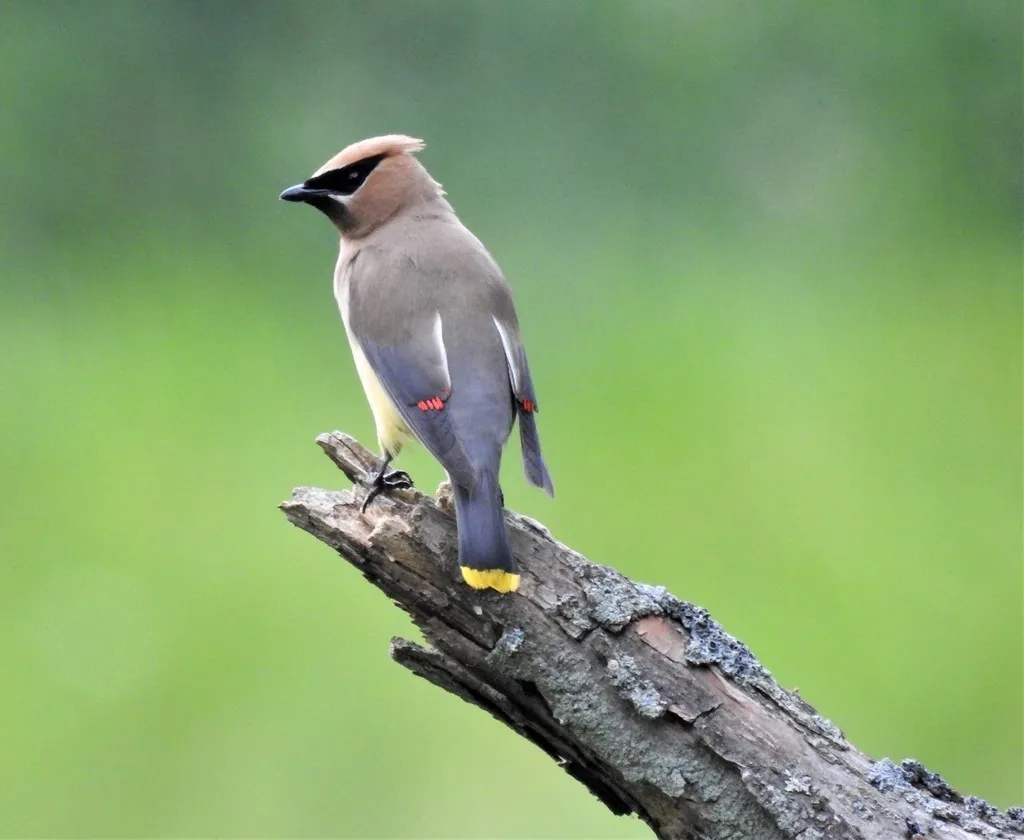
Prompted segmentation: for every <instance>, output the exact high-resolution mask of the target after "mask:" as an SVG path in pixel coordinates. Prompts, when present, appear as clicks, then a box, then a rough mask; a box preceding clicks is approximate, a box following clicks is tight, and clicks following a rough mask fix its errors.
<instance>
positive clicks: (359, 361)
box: [349, 335, 410, 455]
mask: <svg viewBox="0 0 1024 840" xmlns="http://www.w3.org/2000/svg"><path fill="white" fill-rule="evenodd" d="M349 344H350V345H351V346H352V357H353V358H354V359H355V362H356V371H357V372H358V374H359V381H360V382H362V383H363V390H364V391H365V392H366V399H367V400H368V401H369V403H370V410H371V411H372V412H373V421H374V423H376V424H377V442H378V443H380V447H381V449H382V450H385V449H386V450H387V451H388V452H390V453H391V454H392V455H397V454H398V453H399V452H400V451H401V449H402V444H403V443H405V441H406V440H408V439H409V437H410V433H409V428H408V427H407V426H406V425H405V421H404V420H402V418H401V416H400V415H399V413H398V412H397V411H396V410H395V406H394V404H393V403H392V402H391V398H390V397H389V396H388V395H387V394H386V393H385V392H384V389H383V388H382V387H381V384H380V381H379V380H378V379H377V374H375V373H374V372H373V368H371V367H370V363H369V362H368V361H367V360H366V356H365V354H364V353H363V351H362V348H360V346H359V344H358V343H357V342H356V341H354V340H353V338H352V336H351V335H350V336H349Z"/></svg>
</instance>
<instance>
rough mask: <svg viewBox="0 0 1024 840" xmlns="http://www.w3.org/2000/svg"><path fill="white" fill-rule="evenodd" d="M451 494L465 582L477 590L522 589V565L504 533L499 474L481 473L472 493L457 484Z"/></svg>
mask: <svg viewBox="0 0 1024 840" xmlns="http://www.w3.org/2000/svg"><path fill="white" fill-rule="evenodd" d="M452 491H453V495H454V496H455V518H456V521H457V523H458V527H459V566H460V567H461V568H462V577H463V579H464V580H465V581H466V583H468V584H469V585H470V586H472V587H473V588H474V589H497V590H498V591H499V592H515V591H516V590H517V589H518V588H519V564H517V563H516V561H515V558H514V557H513V556H512V549H511V548H510V547H509V544H508V535H507V534H506V533H505V519H504V516H503V513H502V500H501V489H500V488H499V487H498V476H497V474H496V472H495V471H492V470H484V471H482V472H480V473H478V474H477V480H476V487H475V488H474V489H473V491H472V492H470V491H469V490H466V489H465V488H463V487H460V486H459V485H457V484H454V483H453V486H452Z"/></svg>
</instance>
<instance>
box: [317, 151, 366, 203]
mask: <svg viewBox="0 0 1024 840" xmlns="http://www.w3.org/2000/svg"><path fill="white" fill-rule="evenodd" d="M383 159H384V155H374V156H373V157H368V158H363V159H362V160H357V161H356V162H355V163H350V164H349V165H348V166H343V167H341V168H340V169H330V170H328V171H327V172H324V173H323V174H321V175H317V176H316V177H315V178H310V179H309V180H308V181H306V187H308V188H309V189H315V190H327V191H328V192H332V193H334V194H335V195H352V193H354V192H355V191H356V190H358V189H359V188H360V187H361V186H362V185H363V182H364V181H365V180H366V179H367V178H368V177H369V176H370V173H371V172H373V170H374V169H376V168H377V164H379V163H380V162H381V161H382V160H383Z"/></svg>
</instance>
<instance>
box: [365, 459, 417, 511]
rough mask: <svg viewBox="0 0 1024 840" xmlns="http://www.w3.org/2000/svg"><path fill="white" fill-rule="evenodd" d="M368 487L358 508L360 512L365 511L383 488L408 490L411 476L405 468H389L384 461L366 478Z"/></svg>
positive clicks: (410, 484) (410, 485)
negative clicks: (382, 464) (381, 465)
mask: <svg viewBox="0 0 1024 840" xmlns="http://www.w3.org/2000/svg"><path fill="white" fill-rule="evenodd" d="M367 484H369V489H368V490H367V491H366V498H365V499H363V505H362V507H361V508H360V509H359V512H360V513H366V508H367V507H368V506H369V504H370V502H372V501H373V500H374V499H376V498H377V496H379V495H380V494H381V493H383V492H384V491H385V490H408V489H409V488H410V487H412V477H411V476H410V475H409V473H407V472H406V471H405V470H389V469H387V464H386V463H385V464H384V466H383V467H381V468H380V469H378V470H377V471H376V472H375V473H373V474H372V475H370V476H369V477H368V480H367Z"/></svg>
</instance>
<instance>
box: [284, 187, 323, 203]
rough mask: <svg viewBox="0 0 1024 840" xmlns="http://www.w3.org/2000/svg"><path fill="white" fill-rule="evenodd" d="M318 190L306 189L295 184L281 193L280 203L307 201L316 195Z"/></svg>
mask: <svg viewBox="0 0 1024 840" xmlns="http://www.w3.org/2000/svg"><path fill="white" fill-rule="evenodd" d="M318 192H319V190H310V189H306V187H304V186H303V185H302V184H296V185H295V186H294V187H288V189H286V190H285V191H284V192H283V193H281V196H280V198H281V200H282V201H309V199H310V198H312V197H313V196H314V195H317V194H318Z"/></svg>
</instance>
